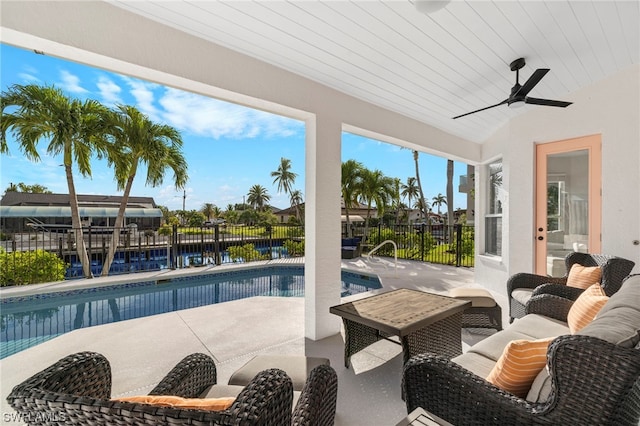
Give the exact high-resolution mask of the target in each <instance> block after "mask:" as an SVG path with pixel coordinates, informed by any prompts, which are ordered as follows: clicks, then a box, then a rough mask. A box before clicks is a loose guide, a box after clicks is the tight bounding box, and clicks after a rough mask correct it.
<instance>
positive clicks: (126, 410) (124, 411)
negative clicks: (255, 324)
mask: <svg viewBox="0 0 640 426" xmlns="http://www.w3.org/2000/svg"><path fill="white" fill-rule="evenodd" d="M322 367H323V368H319V369H317V371H316V370H314V371H312V372H311V375H310V377H309V380H308V382H307V383H306V384H305V388H304V390H303V392H302V395H301V397H300V400H299V402H298V405H297V406H296V408H295V411H294V412H293V415H292V402H293V386H292V383H291V379H290V378H289V377H288V376H287V375H286V373H285V372H284V371H282V370H278V369H269V370H265V371H262V372H260V373H259V374H258V375H257V376H256V377H255V378H254V379H253V380H252V381H251V382H250V383H249V384H248V385H247V386H246V387H245V388H244V389H243V390H242V391H241V392H240V394H239V395H238V396H237V398H236V400H235V402H234V403H233V405H232V406H231V407H230V408H228V409H227V410H224V411H204V410H188V409H177V408H169V407H156V406H152V405H147V404H139V403H130V402H118V401H112V400H110V397H111V368H110V365H109V362H108V361H107V359H106V358H105V357H104V356H102V355H100V354H97V353H94V352H81V353H77V354H73V355H69V356H67V357H65V358H63V359H61V360H60V361H58V362H56V363H55V364H53V365H52V366H50V367H48V368H46V369H45V370H43V371H41V372H39V373H37V374H35V375H34V376H32V377H31V378H29V379H27V380H25V381H24V382H23V383H21V384H19V385H17V386H16V387H14V388H13V391H12V392H11V394H10V395H9V396H8V397H7V400H8V401H9V403H10V404H11V406H12V407H13V408H14V409H15V410H16V411H18V412H19V413H20V415H21V416H22V420H23V421H25V422H27V423H28V424H41V425H49V424H50V425H57V424H67V423H68V424H92V425H113V424H127V425H178V424H188V425H231V424H234V425H274V426H275V425H278V426H280V425H285V424H295V425H309V426H316V425H317V426H320V425H330V424H333V416H334V415H335V401H336V397H337V378H336V375H335V371H333V369H331V367H328V366H322ZM216 380H217V373H216V366H215V364H214V362H213V360H212V359H211V358H210V357H209V356H207V355H204V354H192V355H189V356H187V357H186V358H184V359H183V360H182V361H180V362H179V363H178V364H177V365H176V366H175V367H174V368H173V369H172V370H171V371H170V372H169V374H167V376H165V377H164V378H163V379H162V380H161V381H160V383H159V384H158V385H157V386H156V387H155V388H154V389H153V390H152V391H151V392H150V395H176V396H182V397H186V398H197V397H199V396H201V395H202V394H203V393H204V392H205V391H206V390H207V389H208V388H210V387H211V386H212V385H214V384H216ZM331 398H333V399H331ZM331 400H332V401H333V405H331V403H330V402H331ZM327 401H329V403H327ZM317 404H325V405H326V407H325V406H322V407H318V406H317ZM331 410H332V411H331ZM314 418H319V419H322V422H315V421H313V419H314Z"/></svg>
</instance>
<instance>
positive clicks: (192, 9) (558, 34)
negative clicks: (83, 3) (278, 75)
mask: <svg viewBox="0 0 640 426" xmlns="http://www.w3.org/2000/svg"><path fill="white" fill-rule="evenodd" d="M110 2H111V3H113V4H114V5H116V6H119V7H122V8H124V9H127V10H129V11H131V12H134V13H137V14H140V15H143V16H146V17H148V18H150V19H153V20H156V21H159V22H161V23H164V24H166V25H169V26H171V27H174V28H177V29H179V30H181V31H184V32H187V33H189V34H192V35H195V36H198V37H201V38H203V39H206V40H209V41H212V42H215V43H217V44H220V45H222V46H225V47H228V48H230V49H233V50H236V51H239V52H242V53H244V54H246V55H249V56H252V57H255V58H258V59H260V60H263V61H265V62H268V63H271V64H273V65H276V66H278V67H281V68H283V69H286V70H289V71H292V72H294V73H297V74H300V75H303V76H305V77H307V78H310V79H312V80H315V81H318V82H320V83H322V84H325V85H327V86H330V87H333V88H335V89H337V90H340V91H342V92H345V93H347V94H350V95H352V96H355V97H357V98H360V99H363V100H365V101H368V102H371V103H373V104H376V105H380V106H382V107H384V108H387V109H390V110H393V111H396V112H398V113H401V114H404V115H406V116H409V117H412V118H414V119H417V120H420V121H423V122H425V123H427V124H430V125H433V126H435V127H438V128H440V129H443V130H445V131H447V132H449V133H452V134H455V135H458V136H461V137H464V138H466V139H469V140H472V141H476V142H482V141H483V140H485V139H486V138H487V137H488V136H489V135H491V134H492V133H493V132H494V131H495V130H496V129H498V128H499V127H500V126H501V125H503V124H504V123H506V122H507V121H508V120H509V118H511V117H513V116H514V115H515V114H520V113H522V112H523V111H526V110H527V109H531V108H546V107H541V106H535V105H527V106H525V107H524V108H520V109H518V110H512V109H509V108H508V107H507V106H506V105H503V106H500V107H496V108H493V109H489V110H486V111H483V112H480V113H477V114H473V115H469V116H466V117H464V118H460V119H457V120H453V119H452V118H451V117H453V116H456V115H459V114H462V113H465V112H468V111H473V110H476V109H479V108H483V107H486V106H489V105H494V104H496V103H498V102H500V101H502V100H504V99H506V98H507V97H508V95H509V92H510V89H511V87H512V86H513V85H514V83H515V73H514V72H511V71H510V69H509V64H510V63H511V62H512V61H513V60H515V59H517V58H520V57H524V58H525V59H526V62H527V63H526V66H525V67H524V68H523V69H522V70H521V71H520V83H521V84H522V83H524V81H526V79H527V78H528V77H529V76H530V75H531V74H532V73H533V72H534V71H535V70H536V69H537V68H550V69H551V71H550V72H549V73H548V74H547V75H546V76H545V77H544V78H543V79H542V81H541V82H540V83H539V84H538V85H537V86H536V87H535V88H534V89H533V90H532V91H531V93H530V95H531V96H533V97H537V98H549V99H558V100H565V101H572V96H571V94H572V92H574V91H576V90H577V89H580V88H582V87H584V86H588V85H590V84H592V83H594V82H596V81H598V80H601V79H604V78H606V77H608V76H611V75H613V74H615V73H617V72H618V71H620V70H622V69H624V68H626V67H629V66H631V65H632V64H638V61H639V56H640V33H639V27H640V25H639V24H638V22H640V14H639V5H640V2H638V1H606V0H605V1H582V0H580V1H566V0H564V1H563V0H557V1H556V0H554V1H546V2H545V1H482V0H478V1H459V0H454V1H452V2H451V3H449V4H448V5H447V6H446V7H445V8H444V9H441V10H439V11H437V12H435V13H432V14H430V15H425V14H422V13H419V12H418V11H417V10H416V9H415V8H414V5H413V4H412V2H410V1H408V0H392V1H380V0H378V1H375V0H367V1H364V0H352V1H347V0H339V1H302V0H292V1H283V0H275V1H237V0H233V1H191V0H183V1H162V0H159V1H155V0H153V1H144V2H143V1H135V2H133V1H122V0H113V1H110ZM569 108H570V107H569Z"/></svg>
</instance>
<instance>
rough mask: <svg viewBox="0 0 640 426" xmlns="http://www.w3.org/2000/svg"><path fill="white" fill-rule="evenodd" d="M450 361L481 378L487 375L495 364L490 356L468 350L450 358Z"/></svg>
mask: <svg viewBox="0 0 640 426" xmlns="http://www.w3.org/2000/svg"><path fill="white" fill-rule="evenodd" d="M451 361H453V362H455V363H456V364H458V365H459V366H461V367H464V368H465V369H467V370H469V371H471V372H472V373H473V374H475V375H476V376H480V377H483V378H484V377H487V376H488V375H489V373H490V372H491V370H492V369H493V366H494V365H495V364H496V362H495V361H494V360H493V359H491V358H487V357H486V356H484V355H480V354H478V353H475V352H469V351H468V352H465V353H463V354H462V355H458V356H457V357H455V358H452V359H451Z"/></svg>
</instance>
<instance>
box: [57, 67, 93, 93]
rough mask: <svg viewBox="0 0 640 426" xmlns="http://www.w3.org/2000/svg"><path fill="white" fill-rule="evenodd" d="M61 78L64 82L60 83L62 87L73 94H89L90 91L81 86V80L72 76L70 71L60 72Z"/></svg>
mask: <svg viewBox="0 0 640 426" xmlns="http://www.w3.org/2000/svg"><path fill="white" fill-rule="evenodd" d="M60 78H62V82H60V86H61V87H62V88H63V89H64V90H66V91H67V92H71V93H87V92H88V90H87V89H85V88H84V87H82V86H80V78H79V77H78V76H77V75H75V74H71V73H70V72H69V71H66V70H62V71H60Z"/></svg>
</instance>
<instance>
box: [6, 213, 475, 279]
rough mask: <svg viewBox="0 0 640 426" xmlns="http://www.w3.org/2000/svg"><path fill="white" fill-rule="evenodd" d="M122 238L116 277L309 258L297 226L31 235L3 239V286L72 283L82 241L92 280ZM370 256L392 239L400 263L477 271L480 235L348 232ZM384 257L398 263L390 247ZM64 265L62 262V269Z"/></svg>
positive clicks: (435, 228) (434, 228)
mask: <svg viewBox="0 0 640 426" xmlns="http://www.w3.org/2000/svg"><path fill="white" fill-rule="evenodd" d="M114 231H115V232H116V233H117V235H118V238H117V250H116V255H115V258H114V261H113V264H112V265H111V268H110V269H109V274H110V275H115V274H127V273H134V272H142V271H153V270H159V269H164V268H171V269H177V268H186V267H197V266H202V265H220V264H222V263H233V262H252V261H257V260H268V259H279V258H289V257H297V256H303V255H304V227H303V226H296V225H285V224H282V225H272V226H249V225H226V224H216V225H213V226H211V227H181V226H173V227H169V226H164V227H161V228H160V229H158V230H151V229H149V230H138V229H137V228H135V227H124V228H120V229H114V228H113V227H87V228H83V229H82V230H78V229H71V228H57V229H56V228H53V227H51V228H29V229H26V230H24V231H22V232H12V233H7V232H4V231H2V232H1V233H0V237H1V238H0V285H2V286H6V285H16V284H27V283H35V282H44V281H54V280H56V279H61V278H55V279H52V278H51V277H52V276H55V274H56V273H58V269H60V268H62V269H63V271H62V275H63V277H64V278H66V279H72V278H81V277H82V276H83V273H82V267H81V265H80V262H79V260H78V257H77V252H76V246H77V238H80V236H82V238H83V239H84V243H85V246H86V248H87V252H88V254H89V259H90V262H91V271H92V273H93V275H99V274H100V273H101V272H102V267H103V259H105V258H106V256H107V253H108V250H109V246H110V244H111V237H112V234H113V232H114ZM365 234H366V238H363V241H364V250H363V253H368V250H370V249H371V248H373V247H375V246H376V245H378V244H379V243H381V242H383V241H386V240H392V241H394V242H395V243H396V245H397V247H398V252H397V255H398V258H399V259H411V260H420V261H425V262H433V263H442V264H449V265H456V266H467V267H469V266H473V239H474V229H473V227H471V226H463V225H454V226H451V227H448V226H445V225H378V226H376V227H370V228H368V227H364V226H358V227H351V228H350V229H349V230H347V229H346V227H343V236H347V235H349V236H352V235H356V236H363V237H364V236H365ZM375 255H377V256H394V252H393V248H392V246H391V245H386V246H383V247H381V248H380V249H379V250H377V251H376V253H375ZM56 262H57V263H56Z"/></svg>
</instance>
